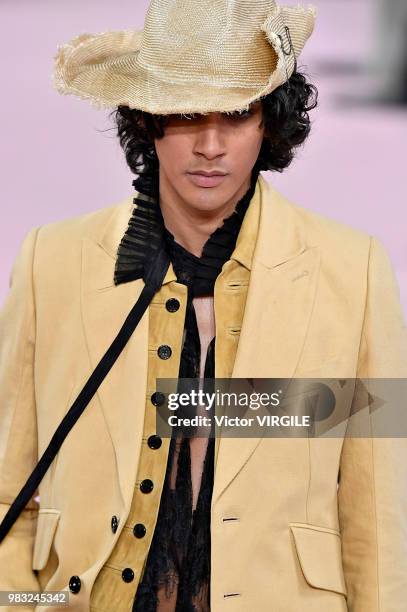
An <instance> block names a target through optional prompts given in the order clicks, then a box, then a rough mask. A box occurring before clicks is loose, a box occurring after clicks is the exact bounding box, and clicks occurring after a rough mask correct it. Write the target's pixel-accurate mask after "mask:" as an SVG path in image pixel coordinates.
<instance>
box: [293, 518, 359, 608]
mask: <svg viewBox="0 0 407 612" xmlns="http://www.w3.org/2000/svg"><path fill="white" fill-rule="evenodd" d="M290 528H291V531H292V533H293V536H294V542H295V548H296V551H297V555H298V560H299V562H300V566H301V570H302V573H303V574H304V578H305V580H306V581H307V582H308V584H309V585H310V586H312V587H316V588H318V589H326V590H328V591H336V592H337V593H341V594H342V595H345V596H346V595H347V589H346V584H345V578H344V575H343V567H342V554H341V537H340V533H339V531H336V530H335V529H329V528H327V527H319V526H318V525H311V524H308V523H290Z"/></svg>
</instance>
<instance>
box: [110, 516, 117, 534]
mask: <svg viewBox="0 0 407 612" xmlns="http://www.w3.org/2000/svg"><path fill="white" fill-rule="evenodd" d="M118 525H119V519H118V518H117V516H116V515H114V516H112V520H111V527H112V531H113V533H116V531H117V527H118Z"/></svg>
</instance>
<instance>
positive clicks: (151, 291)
mask: <svg viewBox="0 0 407 612" xmlns="http://www.w3.org/2000/svg"><path fill="white" fill-rule="evenodd" d="M169 264H170V260H169V257H168V254H167V253H166V251H165V250H164V249H162V250H161V251H160V252H159V253H158V254H157V258H156V259H155V261H154V263H153V265H152V266H151V267H150V269H149V271H148V273H147V275H146V277H145V285H144V287H143V290H142V292H141V294H140V296H139V298H138V300H137V302H136V303H135V304H134V306H133V308H132V309H131V311H130V312H129V314H128V316H127V318H126V320H125V321H124V323H123V325H122V327H121V329H120V331H119V333H118V334H117V336H116V338H115V339H114V340H113V342H112V344H111V345H110V347H109V348H108V350H107V351H106V353H105V354H104V355H103V357H102V359H101V360H100V361H99V363H98V365H97V366H96V368H95V370H94V371H93V372H92V374H91V375H90V377H89V379H88V380H87V382H86V384H85V386H84V387H83V389H82V391H81V392H80V393H79V395H78V397H77V398H76V400H75V401H74V403H73V404H72V406H71V407H70V409H69V410H68V412H67V413H66V415H65V416H64V418H63V419H62V421H61V423H60V424H59V425H58V427H57V429H56V431H55V433H54V435H53V436H52V438H51V441H50V443H49V444H48V446H47V448H46V449H45V451H44V453H43V455H42V457H41V458H40V460H39V462H38V463H37V465H36V467H35V468H34V470H33V472H32V473H31V475H30V476H29V477H28V479H27V482H26V483H25V485H24V486H23V488H22V489H21V491H20V493H19V494H18V495H17V497H16V498H15V500H14V501H13V503H12V504H11V506H10V508H9V509H8V511H7V513H6V515H5V516H4V519H3V521H2V522H1V524H0V543H1V542H2V541H3V539H4V538H5V537H6V535H7V533H8V532H9V531H10V529H11V527H12V526H13V525H14V523H15V521H16V520H17V519H18V517H19V516H20V514H21V512H22V511H23V509H24V508H25V506H26V505H27V503H28V502H29V501H30V499H31V498H32V496H33V495H34V493H35V491H36V489H37V487H38V485H39V484H40V482H41V480H42V479H43V478H44V476H45V473H46V472H47V470H48V468H49V466H50V465H51V463H52V461H53V460H54V457H55V456H56V454H57V453H58V451H59V449H60V448H61V446H62V443H63V441H64V440H65V438H66V436H67V435H68V433H69V432H70V431H71V429H72V427H73V426H74V425H75V423H76V421H77V420H78V419H79V417H80V416H81V414H82V413H83V411H84V410H85V408H86V406H87V405H88V404H89V402H90V400H91V399H92V397H93V396H94V394H95V393H96V391H97V390H98V388H99V386H100V384H101V383H102V381H103V380H104V378H105V376H106V375H107V374H108V372H109V371H110V369H111V367H112V366H113V364H114V363H115V361H116V359H117V358H118V356H119V355H120V353H121V352H122V350H123V349H124V347H125V345H126V344H127V341H128V340H129V338H130V336H131V335H132V333H133V331H134V330H135V329H136V327H137V325H138V323H139V321H140V319H141V317H142V316H143V314H144V312H145V311H146V309H147V307H148V305H149V303H150V302H151V300H152V299H153V297H154V295H155V294H156V292H157V291H158V290H159V288H160V287H161V285H162V283H163V281H164V278H165V275H166V273H167V270H168V267H169Z"/></svg>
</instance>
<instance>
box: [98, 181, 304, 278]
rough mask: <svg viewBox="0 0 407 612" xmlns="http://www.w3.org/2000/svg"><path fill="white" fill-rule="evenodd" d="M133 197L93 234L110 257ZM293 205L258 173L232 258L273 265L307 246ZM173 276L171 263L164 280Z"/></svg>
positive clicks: (118, 207) (114, 253)
mask: <svg viewBox="0 0 407 612" xmlns="http://www.w3.org/2000/svg"><path fill="white" fill-rule="evenodd" d="M133 199H134V196H129V197H128V198H127V199H126V200H125V201H124V202H123V203H122V204H120V205H118V206H116V207H114V210H113V212H112V214H111V215H110V218H109V220H108V222H107V223H106V225H105V226H104V227H102V228H101V230H100V231H99V234H98V236H97V238H96V242H97V244H99V246H100V247H101V248H102V249H103V250H104V251H105V252H106V253H107V254H108V255H110V256H111V257H112V259H113V260H116V254H117V249H118V246H119V244H120V241H121V239H122V236H123V234H124V233H125V231H126V229H127V225H128V221H129V218H130V216H131V214H132V211H133V206H134V204H133ZM294 209H297V207H296V206H295V205H294V204H292V203H291V202H289V200H287V198H285V197H284V196H283V195H282V194H280V193H279V192H278V191H277V190H276V189H275V188H274V187H273V186H272V185H271V184H270V183H269V182H268V181H266V179H265V178H264V177H263V176H262V174H259V177H258V180H257V184H256V190H255V192H254V195H253V198H252V201H251V203H250V206H249V207H248V209H247V212H246V214H245V217H244V219H243V222H242V226H241V228H240V232H239V235H238V238H237V241H236V247H235V249H234V251H233V253H232V255H231V259H234V260H235V261H238V262H239V263H241V264H242V265H244V266H245V267H246V268H247V269H248V270H251V269H252V265H253V258H256V259H257V260H259V261H260V262H261V263H262V264H263V265H264V266H265V267H266V268H273V267H274V266H278V265H279V264H281V263H283V262H285V261H288V260H289V259H291V258H292V257H295V256H296V255H298V254H299V253H301V252H302V251H303V250H304V249H305V248H306V241H305V237H304V235H303V231H302V226H301V225H300V224H298V219H297V216H296V214H295V210H294ZM173 280H176V276H175V273H174V270H173V269H172V265H171V264H170V267H169V269H168V271H167V274H166V276H165V279H164V284H165V283H169V282H171V281H173Z"/></svg>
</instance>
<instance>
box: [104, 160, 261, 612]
mask: <svg viewBox="0 0 407 612" xmlns="http://www.w3.org/2000/svg"><path fill="white" fill-rule="evenodd" d="M258 172H259V171H258V169H257V168H256V166H255V167H254V169H253V172H252V178H251V184H250V187H249V189H248V191H247V192H246V194H245V195H244V196H243V198H241V200H240V201H239V202H238V203H237V205H236V207H235V211H234V212H233V213H232V214H231V215H230V216H229V217H227V218H226V219H224V221H223V224H222V225H221V226H220V227H218V228H217V229H216V230H215V231H214V232H213V233H212V234H211V236H210V237H209V238H208V240H207V242H206V243H205V245H204V247H203V250H202V255H201V257H196V256H195V255H193V254H192V253H190V252H189V251H187V250H186V249H185V248H184V247H182V246H181V245H180V244H178V243H177V242H176V241H175V239H174V236H173V235H172V234H171V232H169V230H167V228H166V227H165V224H164V221H163V217H162V214H161V210H160V207H159V187H158V176H156V177H155V178H154V179H153V180H147V179H145V178H144V177H143V176H142V175H141V176H139V178H138V179H136V180H135V181H134V182H133V185H134V186H135V188H136V190H137V191H138V195H137V197H136V198H135V199H134V203H135V204H137V207H135V208H134V210H133V213H132V216H131V218H130V220H129V224H128V228H127V230H126V233H125V234H124V236H123V238H122V240H121V243H120V245H119V248H118V256H117V261H116V267H115V276H114V280H115V283H116V284H119V283H122V282H128V281H130V280H134V279H137V278H144V277H145V274H146V272H147V270H148V265H149V263H150V262H151V261H153V258H154V256H155V254H156V253H157V251H158V249H159V248H161V246H162V245H164V248H166V249H167V250H168V253H169V255H170V259H171V262H172V265H173V268H174V272H175V274H176V277H177V282H180V283H183V284H185V285H187V287H188V297H187V307H186V315H185V325H184V335H183V345H182V352H181V359H180V368H179V378H180V379H182V378H189V379H191V378H193V379H196V383H197V387H196V388H197V389H198V387H199V384H200V382H199V381H200V379H201V382H202V371H201V342H200V334H199V329H198V323H197V317H196V312H195V308H194V298H199V297H200V296H213V291H214V284H215V280H216V278H217V276H218V275H219V273H220V272H221V269H222V266H223V264H224V263H225V262H226V261H228V259H229V258H230V255H231V254H232V252H233V250H234V248H235V245H236V240H237V236H238V234H239V230H240V227H241V223H242V221H243V218H244V215H245V212H246V210H247V208H248V206H249V204H250V201H251V199H252V197H253V193H254V190H255V186H256V181H257V177H258ZM215 341H216V338H215V337H213V338H212V339H211V341H210V342H209V344H208V348H207V353H206V358H205V362H204V372H203V385H204V388H205V390H208V391H210V390H211V380H213V378H214V376H215ZM214 442H215V441H214V438H213V437H209V438H202V437H193V438H191V439H190V438H187V437H184V435H183V432H182V428H176V427H174V428H173V431H172V438H171V441H170V447H169V454H168V461H167V467H166V476H165V481H164V485H163V491H162V495H161V500H160V507H159V512H158V518H157V523H156V527H155V531H154V534H153V538H152V542H151V546H150V550H149V553H148V556H147V560H146V565H145V568H144V574H143V578H142V580H141V581H140V583H139V585H138V589H137V592H136V594H135V598H134V603H133V612H181V611H182V612H207V611H209V610H210V546H211V539H210V515H211V499H212V488H213V475H214V449H215V444H214ZM191 466H195V469H194V470H193V471H194V472H195V474H196V473H199V472H200V479H199V480H200V482H199V481H198V482H197V483H196V482H195V481H194V482H193V480H192V471H191ZM193 485H195V487H193ZM196 485H198V493H197V494H195V500H193V498H194V495H193V489H195V490H196ZM199 485H200V486H199ZM193 501H194V502H195V503H193ZM135 545H136V543H135Z"/></svg>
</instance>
